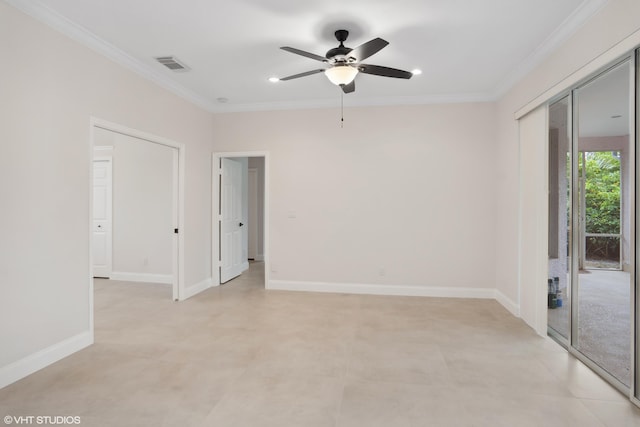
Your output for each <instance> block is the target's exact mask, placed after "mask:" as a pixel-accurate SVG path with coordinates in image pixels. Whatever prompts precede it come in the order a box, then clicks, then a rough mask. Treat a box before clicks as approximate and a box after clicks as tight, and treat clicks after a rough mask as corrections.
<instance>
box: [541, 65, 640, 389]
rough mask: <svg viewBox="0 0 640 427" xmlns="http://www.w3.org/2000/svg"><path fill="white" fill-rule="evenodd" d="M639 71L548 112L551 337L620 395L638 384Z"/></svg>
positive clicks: (629, 68) (616, 75)
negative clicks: (634, 339)
mask: <svg viewBox="0 0 640 427" xmlns="http://www.w3.org/2000/svg"><path fill="white" fill-rule="evenodd" d="M633 63H634V61H633V60H632V59H631V58H629V59H627V60H625V61H623V62H621V63H619V64H617V65H615V66H613V67H612V68H610V69H608V70H606V71H605V72H603V73H601V74H599V75H598V76H596V77H594V78H593V79H591V80H589V81H587V82H585V83H584V84H582V85H581V86H579V87H576V88H575V89H573V90H572V91H571V93H570V94H568V95H567V96H566V97H564V98H562V99H560V100H558V101H556V102H555V103H553V104H551V105H550V106H549V280H548V284H547V287H548V326H549V334H550V335H551V336H553V337H554V338H556V339H558V340H559V341H560V342H562V343H563V344H565V345H566V346H567V347H568V348H569V350H570V351H571V352H572V353H574V354H575V355H576V356H578V357H579V358H581V359H582V360H583V361H584V362H585V363H587V364H588V365H590V366H591V367H592V368H593V369H595V370H596V371H598V372H599V373H600V374H601V375H602V376H603V377H605V378H607V379H608V380H609V381H610V382H611V383H612V384H613V385H614V386H616V387H617V388H619V389H620V390H622V391H628V390H629V389H631V388H632V384H633V369H632V355H633V354H634V351H633V349H632V324H633V322H634V319H635V310H632V307H633V306H634V305H633V304H632V301H633V295H634V292H633V290H634V288H633V287H634V286H635V285H634V280H635V268H636V262H635V252H636V251H635V240H636V239H635V235H634V234H635V233H634V226H635V221H636V212H635V205H636V203H635V201H636V190H635V188H636V185H635V180H636V178H635V173H636V172H635V164H636V157H635V156H636V153H635V132H634V129H635V107H634V101H635V97H634V96H633V94H634V90H635V84H634V79H635V72H634V70H635V69H634V66H633Z"/></svg>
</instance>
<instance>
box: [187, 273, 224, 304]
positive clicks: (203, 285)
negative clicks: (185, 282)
mask: <svg viewBox="0 0 640 427" xmlns="http://www.w3.org/2000/svg"><path fill="white" fill-rule="evenodd" d="M213 286H219V285H214V284H213V280H212V278H211V277H209V278H207V279H204V280H202V281H200V282H198V283H196V284H195V285H191V286H187V287H186V288H185V289H184V295H181V298H180V301H183V300H186V299H187V298H191V297H192V296H194V295H196V294H199V293H200V292H202V291H204V290H206V289H209V288H211V287H213Z"/></svg>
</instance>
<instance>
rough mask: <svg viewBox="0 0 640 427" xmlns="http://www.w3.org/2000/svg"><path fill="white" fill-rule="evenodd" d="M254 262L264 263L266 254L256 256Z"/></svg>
mask: <svg viewBox="0 0 640 427" xmlns="http://www.w3.org/2000/svg"><path fill="white" fill-rule="evenodd" d="M254 261H264V254H258V255H256V257H255V259H254Z"/></svg>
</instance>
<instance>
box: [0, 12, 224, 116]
mask: <svg viewBox="0 0 640 427" xmlns="http://www.w3.org/2000/svg"><path fill="white" fill-rule="evenodd" d="M5 2H7V3H8V4H10V5H12V6H13V7H15V8H16V9H18V10H20V11H22V12H24V13H26V14H27V15H29V16H31V17H32V18H34V19H36V20H38V21H40V22H42V23H44V24H45V25H48V26H49V27H51V28H53V29H54V30H57V31H59V32H61V33H62V34H64V35H66V36H67V37H69V38H71V39H73V40H75V41H77V42H79V43H80V44H82V45H84V46H86V47H88V48H90V49H91V50H93V51H95V52H97V53H99V54H101V55H103V56H106V57H107V58H109V59H111V60H112V61H114V62H115V63H117V64H119V65H122V66H123V67H125V68H127V69H129V70H131V71H133V72H135V73H137V74H138V75H140V76H142V77H144V78H146V79H148V80H151V81H152V82H154V83H155V84H157V85H158V86H161V87H163V88H164V89H167V90H168V91H170V92H172V93H174V94H175V95H177V96H179V97H181V98H183V99H186V100H187V101H190V102H192V103H194V104H195V105H197V106H199V107H201V108H204V109H205V110H207V111H209V112H215V111H219V107H218V106H217V105H216V104H214V103H212V102H211V101H209V100H208V99H206V98H204V97H202V96H200V95H198V94H196V93H194V92H192V91H191V90H189V89H187V88H185V87H184V86H182V85H180V84H178V83H176V82H174V81H173V80H171V79H170V78H168V77H166V76H164V75H163V74H161V73H160V72H158V71H156V70H154V69H152V68H150V67H149V66H148V65H146V64H144V63H142V62H141V61H138V60H137V59H135V58H134V57H132V56H131V55H129V54H128V53H126V52H124V51H122V50H120V49H118V48H117V47H115V46H113V45H112V44H111V43H108V42H106V41H104V40H102V39H101V38H99V37H97V36H96V35H95V34H93V33H92V32H90V31H88V30H87V29H86V28H84V27H82V26H80V25H78V24H76V23H75V22H72V21H70V20H69V19H67V18H65V17H64V16H62V15H60V14H59V13H57V12H56V11H54V10H52V9H50V8H48V7H47V6H45V5H43V4H42V3H40V2H38V1H29V0H5Z"/></svg>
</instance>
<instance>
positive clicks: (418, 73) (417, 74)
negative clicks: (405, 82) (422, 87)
mask: <svg viewBox="0 0 640 427" xmlns="http://www.w3.org/2000/svg"><path fill="white" fill-rule="evenodd" d="M411 74H413V75H414V76H419V75H420V74H422V70H420V69H418V68H416V69H414V70H411Z"/></svg>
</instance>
